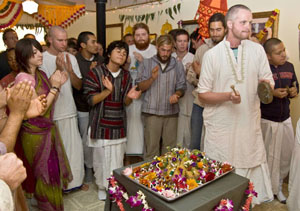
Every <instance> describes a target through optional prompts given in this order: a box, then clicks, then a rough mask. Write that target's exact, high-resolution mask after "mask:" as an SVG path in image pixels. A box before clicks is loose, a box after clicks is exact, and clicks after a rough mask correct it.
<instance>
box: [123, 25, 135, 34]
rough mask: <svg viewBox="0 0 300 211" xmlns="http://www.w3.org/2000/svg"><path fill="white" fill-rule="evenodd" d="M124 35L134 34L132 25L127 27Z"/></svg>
mask: <svg viewBox="0 0 300 211" xmlns="http://www.w3.org/2000/svg"><path fill="white" fill-rule="evenodd" d="M124 34H133V28H132V26H130V24H129V25H128V26H127V27H126V29H125V33H124Z"/></svg>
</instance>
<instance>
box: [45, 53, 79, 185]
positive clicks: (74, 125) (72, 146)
mask: <svg viewBox="0 0 300 211" xmlns="http://www.w3.org/2000/svg"><path fill="white" fill-rule="evenodd" d="M68 55H69V58H70V60H71V63H72V68H73V71H74V73H75V74H76V75H77V77H78V78H81V74H80V70H79V66H78V63H77V60H76V58H75V57H74V56H73V55H72V54H69V53H68ZM40 68H41V70H43V71H44V72H45V73H46V74H47V76H48V78H50V76H51V75H52V74H53V73H54V72H55V71H56V69H57V68H56V56H54V55H52V54H50V53H49V52H48V51H45V52H44V53H43V65H42V66H41V67H40ZM76 116H77V110H76V105H75V102H74V99H73V93H72V84H71V80H70V78H69V79H68V80H67V81H66V83H64V84H63V85H62V87H61V88H60V92H59V95H58V98H57V100H56V101H55V108H54V117H53V120H54V121H55V123H56V124H57V127H58V130H59V133H60V135H61V138H62V141H63V144H64V147H65V151H66V154H67V157H68V160H69V163H70V167H71V171H72V174H73V180H72V182H71V183H69V185H68V190H69V189H72V188H76V187H79V186H81V185H82V183H83V178H84V159H83V146H82V140H81V136H80V133H79V129H78V122H77V117H76Z"/></svg>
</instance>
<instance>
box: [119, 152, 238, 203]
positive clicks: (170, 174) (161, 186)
mask: <svg viewBox="0 0 300 211" xmlns="http://www.w3.org/2000/svg"><path fill="white" fill-rule="evenodd" d="M233 170H234V168H233V166H231V165H230V164H229V163H227V162H220V161H216V160H212V159H209V158H208V157H206V156H205V153H204V152H201V151H199V150H196V149H195V150H192V151H190V150H188V149H185V148H173V149H171V150H169V152H167V153H166V154H165V155H162V156H159V157H154V160H153V161H151V162H146V163H143V164H142V165H139V166H136V167H134V168H132V167H131V168H126V169H125V170H124V171H123V174H124V175H125V176H127V177H128V178H129V179H131V180H133V181H134V182H136V183H137V184H139V185H143V186H146V187H147V188H148V189H149V190H151V191H152V192H154V193H156V194H158V196H159V197H161V198H163V199H165V200H167V201H172V200H175V199H177V198H179V197H181V196H184V195H186V194H188V193H191V192H193V191H195V190H197V189H199V188H201V187H203V186H204V185H206V184H208V183H210V182H212V181H214V180H216V179H218V178H220V177H222V176H224V175H226V174H227V173H229V172H231V171H233Z"/></svg>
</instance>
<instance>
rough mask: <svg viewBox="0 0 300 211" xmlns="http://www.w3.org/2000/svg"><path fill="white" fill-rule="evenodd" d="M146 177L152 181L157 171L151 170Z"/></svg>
mask: <svg viewBox="0 0 300 211" xmlns="http://www.w3.org/2000/svg"><path fill="white" fill-rule="evenodd" d="M145 178H146V179H148V180H150V181H152V180H153V179H155V178H156V173H155V172H151V173H149V174H148V175H147V176H146V177H145Z"/></svg>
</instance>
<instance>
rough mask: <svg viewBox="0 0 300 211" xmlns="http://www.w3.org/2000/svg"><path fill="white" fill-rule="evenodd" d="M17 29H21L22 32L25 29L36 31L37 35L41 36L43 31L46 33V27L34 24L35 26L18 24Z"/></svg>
mask: <svg viewBox="0 0 300 211" xmlns="http://www.w3.org/2000/svg"><path fill="white" fill-rule="evenodd" d="M16 27H17V28H21V29H22V30H25V29H34V30H35V32H34V33H35V34H40V33H42V31H46V27H45V26H44V25H42V24H40V23H34V24H17V25H16Z"/></svg>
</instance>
